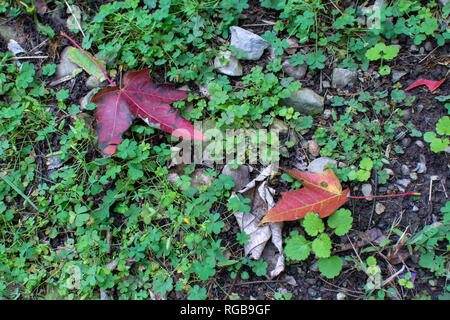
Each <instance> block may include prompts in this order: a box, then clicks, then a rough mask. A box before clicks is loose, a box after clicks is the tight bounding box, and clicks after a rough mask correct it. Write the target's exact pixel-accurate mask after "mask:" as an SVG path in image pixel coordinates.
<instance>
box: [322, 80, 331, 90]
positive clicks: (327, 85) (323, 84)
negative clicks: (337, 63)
mask: <svg viewBox="0 0 450 320" xmlns="http://www.w3.org/2000/svg"><path fill="white" fill-rule="evenodd" d="M322 87H323V88H324V89H328V88H331V83H330V81H328V80H323V82H322Z"/></svg>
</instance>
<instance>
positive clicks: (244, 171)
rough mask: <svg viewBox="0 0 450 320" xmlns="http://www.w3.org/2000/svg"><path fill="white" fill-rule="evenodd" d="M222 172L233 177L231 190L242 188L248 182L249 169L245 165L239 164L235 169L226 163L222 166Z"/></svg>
mask: <svg viewBox="0 0 450 320" xmlns="http://www.w3.org/2000/svg"><path fill="white" fill-rule="evenodd" d="M222 174H224V175H227V176H232V177H233V180H234V188H233V190H234V191H236V192H237V191H239V190H241V189H242V188H244V187H245V186H246V185H247V184H248V183H249V182H250V171H249V168H248V166H246V165H240V166H239V167H238V168H237V169H236V170H234V169H231V168H230V167H229V166H228V165H225V166H224V167H223V170H222Z"/></svg>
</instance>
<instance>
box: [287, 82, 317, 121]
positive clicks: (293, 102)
mask: <svg viewBox="0 0 450 320" xmlns="http://www.w3.org/2000/svg"><path fill="white" fill-rule="evenodd" d="M324 102H325V98H324V97H322V96H320V95H318V94H317V93H315V92H314V91H313V90H311V89H308V88H302V89H299V90H297V91H294V92H292V93H291V96H290V97H289V98H286V99H281V100H280V105H284V106H286V107H288V108H289V107H292V108H294V110H295V111H298V112H300V114H303V115H311V116H314V115H319V114H322V113H323V107H324Z"/></svg>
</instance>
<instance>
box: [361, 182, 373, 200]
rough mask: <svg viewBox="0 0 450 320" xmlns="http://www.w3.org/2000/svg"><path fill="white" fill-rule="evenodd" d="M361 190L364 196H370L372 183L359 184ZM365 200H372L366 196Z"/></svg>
mask: <svg viewBox="0 0 450 320" xmlns="http://www.w3.org/2000/svg"><path fill="white" fill-rule="evenodd" d="M361 192H362V194H363V195H364V196H366V197H367V196H371V195H372V185H371V184H370V183H364V184H363V185H362V186H361ZM366 200H372V198H366Z"/></svg>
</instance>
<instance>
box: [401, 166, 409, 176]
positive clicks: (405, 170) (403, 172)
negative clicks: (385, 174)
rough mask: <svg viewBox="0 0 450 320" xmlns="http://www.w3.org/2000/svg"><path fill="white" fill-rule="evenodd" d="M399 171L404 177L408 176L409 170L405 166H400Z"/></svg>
mask: <svg viewBox="0 0 450 320" xmlns="http://www.w3.org/2000/svg"><path fill="white" fill-rule="evenodd" d="M401 171H402V174H403V175H404V176H407V175H409V171H410V170H409V168H408V166H407V165H406V164H402V167H401Z"/></svg>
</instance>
